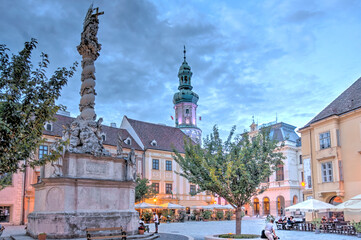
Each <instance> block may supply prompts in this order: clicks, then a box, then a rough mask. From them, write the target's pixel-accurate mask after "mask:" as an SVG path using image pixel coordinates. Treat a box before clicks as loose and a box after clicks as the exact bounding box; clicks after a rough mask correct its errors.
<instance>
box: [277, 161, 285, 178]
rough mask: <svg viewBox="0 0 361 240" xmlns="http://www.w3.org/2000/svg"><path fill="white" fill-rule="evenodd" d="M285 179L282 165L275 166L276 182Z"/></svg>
mask: <svg viewBox="0 0 361 240" xmlns="http://www.w3.org/2000/svg"><path fill="white" fill-rule="evenodd" d="M284 179H285V177H284V173H283V165H282V164H280V165H278V166H277V171H276V181H283V180H284Z"/></svg>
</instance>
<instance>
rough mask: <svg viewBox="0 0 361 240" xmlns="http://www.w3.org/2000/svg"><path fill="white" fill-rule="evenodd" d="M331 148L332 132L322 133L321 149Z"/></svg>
mask: <svg viewBox="0 0 361 240" xmlns="http://www.w3.org/2000/svg"><path fill="white" fill-rule="evenodd" d="M329 147H331V139H330V132H324V133H320V149H325V148H329Z"/></svg>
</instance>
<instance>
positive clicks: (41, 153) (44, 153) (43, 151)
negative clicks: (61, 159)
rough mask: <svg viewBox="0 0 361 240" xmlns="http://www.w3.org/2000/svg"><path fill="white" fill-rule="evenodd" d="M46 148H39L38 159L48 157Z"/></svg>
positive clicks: (43, 146) (42, 146)
mask: <svg viewBox="0 0 361 240" xmlns="http://www.w3.org/2000/svg"><path fill="white" fill-rule="evenodd" d="M48 153H49V152H48V146H46V145H40V147H39V159H43V157H44V156H45V155H48Z"/></svg>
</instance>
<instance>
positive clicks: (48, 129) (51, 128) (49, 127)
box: [44, 122, 53, 132]
mask: <svg viewBox="0 0 361 240" xmlns="http://www.w3.org/2000/svg"><path fill="white" fill-rule="evenodd" d="M44 128H45V130H46V131H49V132H52V131H53V124H52V123H49V122H46V123H45V124H44Z"/></svg>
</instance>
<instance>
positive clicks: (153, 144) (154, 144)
mask: <svg viewBox="0 0 361 240" xmlns="http://www.w3.org/2000/svg"><path fill="white" fill-rule="evenodd" d="M150 145H152V146H153V147H156V146H157V145H158V143H157V141H156V140H153V141H152V142H151V143H150Z"/></svg>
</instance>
